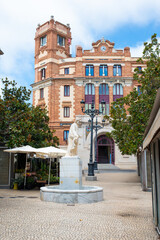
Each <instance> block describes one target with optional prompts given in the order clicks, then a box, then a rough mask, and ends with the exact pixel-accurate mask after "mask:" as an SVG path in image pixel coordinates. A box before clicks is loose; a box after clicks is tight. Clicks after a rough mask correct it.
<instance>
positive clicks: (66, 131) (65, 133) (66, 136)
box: [63, 130, 69, 141]
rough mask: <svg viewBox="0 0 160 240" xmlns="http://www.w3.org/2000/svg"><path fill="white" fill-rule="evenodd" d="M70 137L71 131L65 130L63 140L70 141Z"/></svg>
mask: <svg viewBox="0 0 160 240" xmlns="http://www.w3.org/2000/svg"><path fill="white" fill-rule="evenodd" d="M68 136H69V130H64V132H63V140H64V141H67V140H68Z"/></svg>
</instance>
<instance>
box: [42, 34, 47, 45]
mask: <svg viewBox="0 0 160 240" xmlns="http://www.w3.org/2000/svg"><path fill="white" fill-rule="evenodd" d="M46 44H47V36H44V37H41V46H45V45H46Z"/></svg>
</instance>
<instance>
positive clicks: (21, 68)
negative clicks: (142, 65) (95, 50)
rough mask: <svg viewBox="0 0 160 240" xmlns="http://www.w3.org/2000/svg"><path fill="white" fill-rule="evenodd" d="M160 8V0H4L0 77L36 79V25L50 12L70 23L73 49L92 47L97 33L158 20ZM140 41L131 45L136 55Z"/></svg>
mask: <svg viewBox="0 0 160 240" xmlns="http://www.w3.org/2000/svg"><path fill="white" fill-rule="evenodd" d="M159 12H160V1H159V0H152V1H151V0H121V1H119V0H112V1H109V0H99V1H93V0H87V1H86V0H79V1H77V0H67V1H66V0H61V1H59V0H54V1H53V0H46V1H45V2H44V1H42V0H27V1H22V0H14V1H13V0H1V14H0V32H1V39H0V48H1V49H2V50H3V51H4V55H3V56H1V57H0V77H1V76H10V77H12V78H13V79H15V80H16V81H18V83H19V84H24V85H27V86H29V85H30V84H31V83H33V81H34V71H33V68H34V36H35V30H36V26H37V24H38V23H40V24H43V23H44V22H46V21H48V20H49V19H50V16H51V15H54V17H55V20H56V21H60V22H62V23H64V24H67V23H70V26H71V31H72V39H73V40H72V46H73V47H72V48H73V51H74V50H75V46H76V45H82V46H83V48H84V49H90V48H91V44H92V42H93V41H96V40H98V39H95V35H96V36H99V39H100V38H101V37H102V36H107V35H108V34H110V33H112V32H116V30H117V29H118V28H119V27H122V26H123V25H125V26H126V24H132V23H134V24H137V25H138V26H141V25H147V24H148V23H149V22H150V21H154V22H156V23H159V22H160V14H159ZM144 41H146V39H144ZM133 45H134V44H132V46H133ZM141 45H142V46H143V44H141V43H140V44H138V45H137V43H135V47H132V48H131V51H132V55H133V56H134V55H136V54H138V56H139V54H140V53H141V51H142V50H143V47H142V46H141ZM141 48H142V50H141ZM26 76H27V77H26ZM26 79H27V80H26ZM26 81H27V82H26Z"/></svg>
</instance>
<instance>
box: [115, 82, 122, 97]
mask: <svg viewBox="0 0 160 240" xmlns="http://www.w3.org/2000/svg"><path fill="white" fill-rule="evenodd" d="M121 97H123V86H122V84H120V83H116V84H114V86H113V101H116V99H117V98H121Z"/></svg>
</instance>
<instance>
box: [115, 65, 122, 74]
mask: <svg viewBox="0 0 160 240" xmlns="http://www.w3.org/2000/svg"><path fill="white" fill-rule="evenodd" d="M113 76H122V66H121V65H114V66H113Z"/></svg>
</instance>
